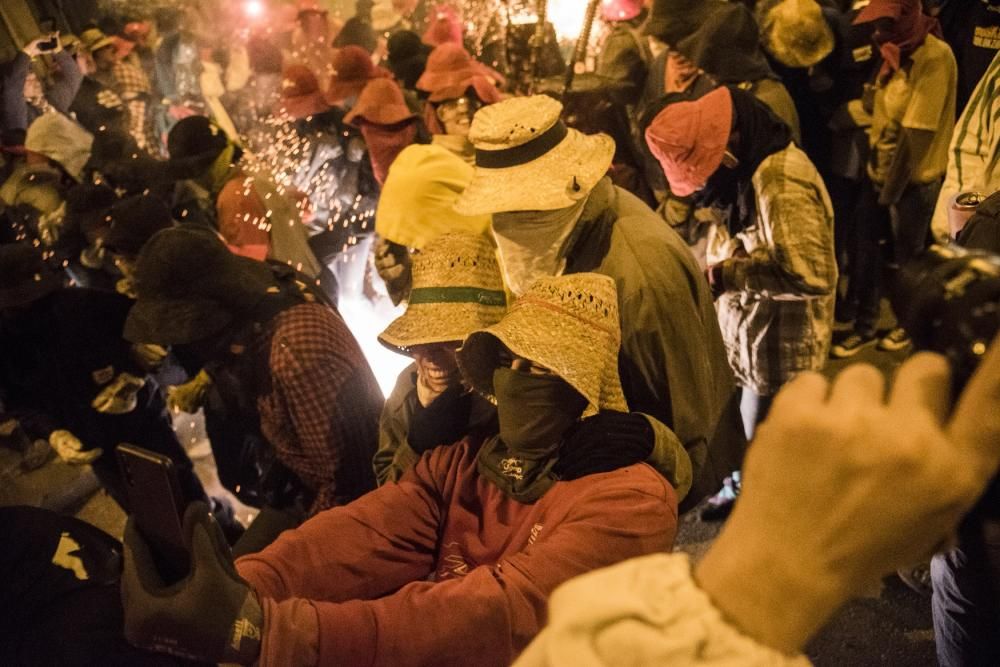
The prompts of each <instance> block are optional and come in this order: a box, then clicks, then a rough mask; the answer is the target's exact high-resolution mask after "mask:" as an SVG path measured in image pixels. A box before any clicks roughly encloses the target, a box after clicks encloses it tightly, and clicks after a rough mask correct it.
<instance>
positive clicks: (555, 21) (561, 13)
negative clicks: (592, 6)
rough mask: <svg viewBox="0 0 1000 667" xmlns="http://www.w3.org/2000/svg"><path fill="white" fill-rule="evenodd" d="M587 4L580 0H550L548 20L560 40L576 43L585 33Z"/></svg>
mask: <svg viewBox="0 0 1000 667" xmlns="http://www.w3.org/2000/svg"><path fill="white" fill-rule="evenodd" d="M586 14H587V3H586V2H581V1H580V0H549V6H548V19H549V21H550V22H551V23H552V25H553V26H554V27H555V29H556V35H558V36H559V39H560V40H568V41H574V40H576V39H577V38H578V37H579V36H580V33H581V32H583V20H584V18H586Z"/></svg>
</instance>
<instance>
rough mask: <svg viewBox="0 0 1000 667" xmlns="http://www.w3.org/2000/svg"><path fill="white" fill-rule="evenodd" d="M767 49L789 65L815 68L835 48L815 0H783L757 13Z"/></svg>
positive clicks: (827, 25) (831, 35)
mask: <svg viewBox="0 0 1000 667" xmlns="http://www.w3.org/2000/svg"><path fill="white" fill-rule="evenodd" d="M758 17H759V22H760V30H761V32H762V33H763V38H764V39H763V43H764V48H765V49H767V51H768V52H769V53H770V54H771V55H772V56H774V58H775V59H776V60H777V61H778V62H780V63H782V64H783V65H786V66H788V67H802V68H804V67H812V66H813V65H815V64H817V63H819V62H820V61H821V60H823V59H824V58H826V57H827V56H828V55H830V53H831V52H832V51H833V46H834V42H833V31H832V30H831V29H830V25H829V24H828V23H827V22H826V19H825V18H824V17H823V9H822V8H821V7H820V6H819V4H818V3H817V2H816V1H815V0H780V2H771V3H770V6H769V7H768V6H767V5H766V4H765V9H764V11H763V12H759V13H758Z"/></svg>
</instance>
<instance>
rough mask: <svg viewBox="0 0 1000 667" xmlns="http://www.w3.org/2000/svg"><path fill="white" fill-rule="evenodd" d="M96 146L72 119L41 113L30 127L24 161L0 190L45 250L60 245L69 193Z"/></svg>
mask: <svg viewBox="0 0 1000 667" xmlns="http://www.w3.org/2000/svg"><path fill="white" fill-rule="evenodd" d="M93 143H94V137H93V136H92V135H91V134H90V133H89V132H87V131H86V130H84V129H83V128H82V127H80V126H79V125H77V124H76V123H75V122H73V121H72V120H70V118H69V116H64V115H63V114H58V113H49V114H43V115H41V116H39V117H38V119H36V120H35V122H33V123H32V124H31V127H29V128H28V133H27V136H26V137H25V140H24V148H25V160H24V162H22V163H19V164H18V165H17V166H16V167H15V168H14V171H13V172H12V173H11V175H10V176H9V177H8V179H7V180H6V182H4V184H3V185H2V186H0V199H2V200H3V202H4V204H6V205H7V206H9V207H12V208H14V209H17V210H18V211H20V214H21V215H23V216H26V217H27V219H28V225H27V226H28V228H29V229H30V230H31V234H32V235H33V236H34V238H35V239H37V240H38V241H40V242H41V243H42V244H43V245H45V246H46V247H52V246H54V245H56V243H58V241H59V235H60V231H61V227H62V218H63V215H64V212H65V199H66V195H67V193H68V192H69V190H70V189H71V188H73V187H74V186H75V185H77V184H78V183H81V182H82V181H83V179H84V168H85V167H86V165H87V163H88V161H89V160H90V156H91V147H92V146H93Z"/></svg>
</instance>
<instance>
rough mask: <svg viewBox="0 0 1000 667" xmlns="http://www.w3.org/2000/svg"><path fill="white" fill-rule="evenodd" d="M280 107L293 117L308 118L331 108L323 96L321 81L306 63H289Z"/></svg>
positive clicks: (279, 103)
mask: <svg viewBox="0 0 1000 667" xmlns="http://www.w3.org/2000/svg"><path fill="white" fill-rule="evenodd" d="M278 109H279V110H280V111H282V112H284V113H286V114H288V115H289V116H291V117H292V118H308V117H309V116H315V115H316V114H319V113H323V112H324V111H329V110H330V105H329V104H327V103H326V100H325V99H324V98H323V92H322V91H321V90H320V89H319V81H318V80H317V79H316V75H315V74H313V72H312V70H311V69H309V68H308V67H306V66H304V65H289V66H288V67H286V68H285V71H284V72H283V73H282V78H281V100H280V101H279V102H278Z"/></svg>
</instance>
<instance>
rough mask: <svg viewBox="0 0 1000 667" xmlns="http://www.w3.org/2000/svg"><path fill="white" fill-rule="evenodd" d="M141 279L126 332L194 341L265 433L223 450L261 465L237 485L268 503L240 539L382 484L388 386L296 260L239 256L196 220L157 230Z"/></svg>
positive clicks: (219, 381)
mask: <svg viewBox="0 0 1000 667" xmlns="http://www.w3.org/2000/svg"><path fill="white" fill-rule="evenodd" d="M133 280H134V287H135V292H136V295H137V300H136V303H135V305H134V306H133V308H132V310H131V312H130V313H129V316H128V321H127V322H126V325H125V336H126V337H127V338H128V339H129V340H132V341H142V342H145V343H153V344H157V345H162V346H183V348H184V351H185V352H186V355H187V356H189V357H192V358H195V359H197V360H198V361H199V362H200V364H201V365H202V367H203V368H204V370H205V371H206V372H207V373H208V375H209V376H210V377H211V379H212V380H213V386H214V387H215V389H216V390H217V391H218V392H219V394H220V397H221V400H222V401H223V403H224V404H225V405H226V407H227V408H228V410H229V414H230V417H231V418H232V419H233V420H234V423H237V424H239V425H240V427H241V429H243V431H246V432H251V433H253V434H255V435H256V438H255V439H253V441H252V445H250V446H248V451H241V452H230V451H225V452H219V453H218V457H219V458H220V459H224V458H225V459H229V460H240V461H252V462H253V465H251V466H250V467H251V469H252V470H253V471H254V473H253V474H252V475H251V478H250V479H245V480H242V482H243V485H244V486H245V487H246V488H240V484H239V482H237V486H236V488H235V492H236V493H238V494H239V497H241V498H244V499H246V501H249V502H252V503H253V504H254V505H256V506H262V507H264V508H265V509H264V510H263V511H262V512H261V517H263V520H261V519H260V518H258V520H257V521H255V523H254V524H252V525H251V528H250V531H249V532H248V534H247V536H246V537H245V539H246V540H247V542H245V543H243V546H242V547H241V548H245V549H250V548H251V546H254V547H259V546H262V545H263V544H267V543H268V542H269V541H270V540H271V539H273V537H274V535H275V534H276V533H277V532H278V531H279V530H280V528H282V527H287V526H288V525H295V524H296V523H298V522H301V521H302V520H303V519H304V518H306V517H308V516H311V515H313V514H315V513H316V512H318V511H320V510H322V509H326V508H328V507H331V506H333V505H340V504H344V503H347V502H349V501H351V500H353V499H355V498H357V497H359V496H360V495H362V494H364V493H366V492H367V491H369V490H370V489H372V488H374V486H375V478H374V475H373V474H372V470H371V459H372V456H373V454H374V453H375V446H376V442H377V428H378V415H379V412H380V411H381V408H382V402H383V398H382V393H381V391H379V388H378V384H377V383H376V382H375V377H374V375H372V371H371V369H370V368H369V366H368V363H367V362H366V361H365V358H364V356H363V355H362V353H361V349H360V348H359V347H358V344H357V341H355V339H354V337H353V336H352V335H351V333H350V330H348V328H347V326H346V325H345V324H344V321H343V320H342V319H341V317H340V315H339V314H338V313H337V312H336V311H335V310H334V309H333V308H332V307H329V306H327V305H325V304H324V303H323V302H322V297H321V296H319V293H318V292H317V291H316V290H315V289H313V288H311V287H310V286H309V285H307V284H305V283H304V282H302V281H301V280H299V279H298V277H297V276H296V274H295V273H294V272H292V271H291V270H290V269H288V267H284V266H281V265H278V264H273V263H270V264H265V263H262V262H257V261H254V260H250V259H247V258H245V257H240V256H238V255H234V254H232V253H230V252H229V251H228V250H227V249H226V246H225V244H224V243H223V242H222V241H221V240H220V239H219V238H218V236H216V235H215V234H214V233H212V232H210V231H208V230H201V229H197V228H192V227H188V226H181V227H175V228H171V229H165V230H163V231H160V232H158V233H157V234H156V235H154V236H153V238H152V239H150V240H149V241H148V242H147V243H146V244H145V245H144V246H143V248H142V251H141V252H140V253H139V256H138V258H137V260H136V262H135V269H134V275H133ZM227 442H228V440H227ZM213 444H217V443H213ZM220 469H221V466H220ZM258 522H259V523H258ZM275 526H277V529H276V528H275ZM255 527H256V528H255Z"/></svg>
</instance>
